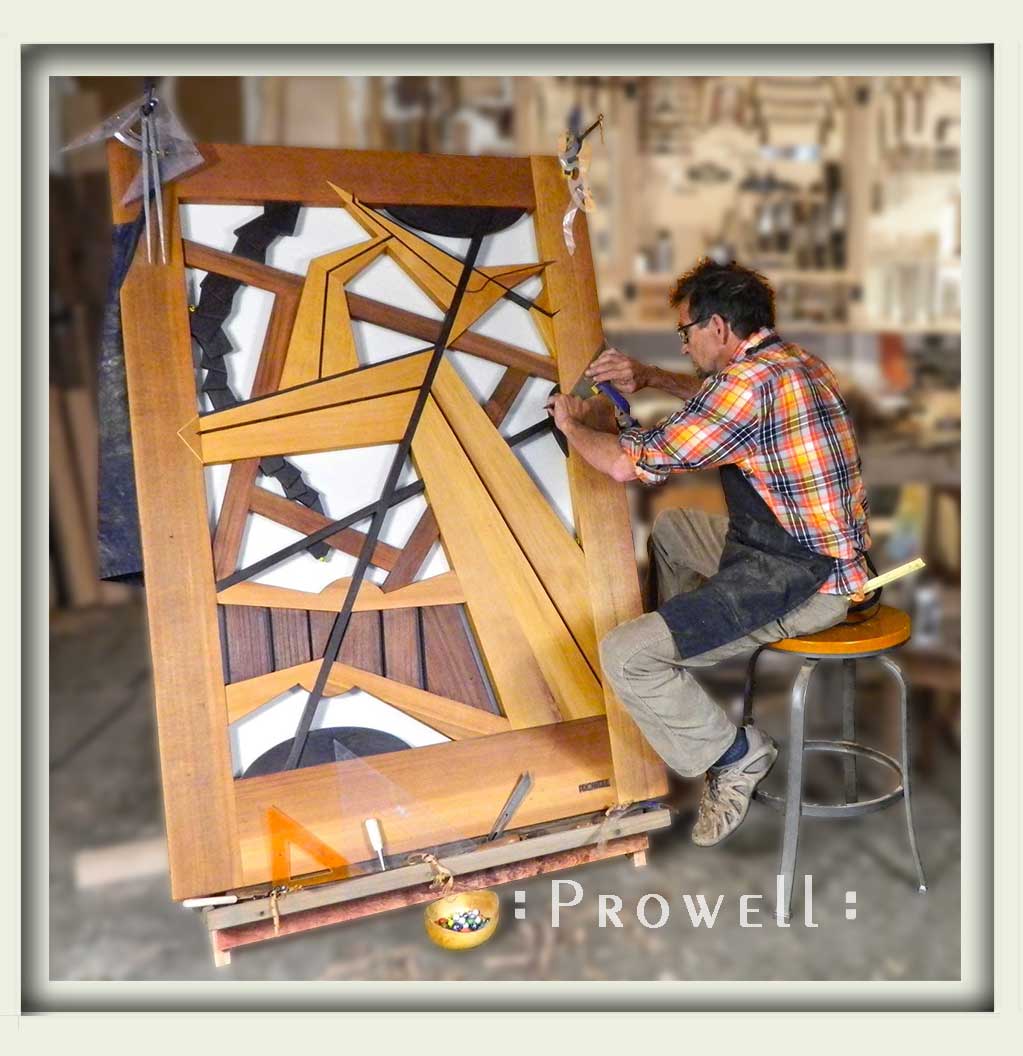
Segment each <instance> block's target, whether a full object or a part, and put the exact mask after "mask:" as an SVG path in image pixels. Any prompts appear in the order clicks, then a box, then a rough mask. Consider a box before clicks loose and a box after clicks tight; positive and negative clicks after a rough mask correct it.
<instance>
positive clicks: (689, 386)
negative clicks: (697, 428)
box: [643, 365, 703, 400]
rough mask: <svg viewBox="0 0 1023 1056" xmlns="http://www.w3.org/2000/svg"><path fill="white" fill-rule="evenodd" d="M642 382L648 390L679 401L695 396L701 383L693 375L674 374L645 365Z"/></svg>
mask: <svg viewBox="0 0 1023 1056" xmlns="http://www.w3.org/2000/svg"><path fill="white" fill-rule="evenodd" d="M643 380H644V382H645V383H646V387H647V388H649V389H660V390H661V391H662V392H667V393H669V394H670V395H672V396H678V397H679V399H682V400H688V399H689V398H690V397H691V396H695V395H696V393H697V392H698V391H699V390H700V387H701V386H702V385H703V382H702V381H701V380H700V379H699V378H698V377H696V376H695V375H694V374H675V373H673V372H672V371H670V370H662V369H661V368H660V367H654V366H650V365H647V367H646V371H645V372H644V378H643Z"/></svg>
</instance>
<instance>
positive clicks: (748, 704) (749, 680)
mask: <svg viewBox="0 0 1023 1056" xmlns="http://www.w3.org/2000/svg"><path fill="white" fill-rule="evenodd" d="M765 648H766V646H763V645H761V646H760V647H759V648H757V649H755V650H754V651H753V655H752V656H751V657H750V658H749V663H748V664H747V665H746V689H745V691H744V692H743V695H742V724H743V726H752V725H753V722H754V719H753V693H754V690H755V689H756V674H757V661H758V660H759V659H760V654H761V653H762V652H763V651H764V649H765Z"/></svg>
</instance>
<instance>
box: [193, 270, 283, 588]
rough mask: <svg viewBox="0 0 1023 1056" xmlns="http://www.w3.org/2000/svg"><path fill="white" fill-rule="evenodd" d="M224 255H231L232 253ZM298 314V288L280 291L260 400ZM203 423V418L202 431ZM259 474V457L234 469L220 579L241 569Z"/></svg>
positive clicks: (221, 528)
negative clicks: (253, 492) (239, 556)
mask: <svg viewBox="0 0 1023 1056" xmlns="http://www.w3.org/2000/svg"><path fill="white" fill-rule="evenodd" d="M223 255H224V256H231V255H232V254H223ZM297 311H298V293H297V290H296V288H292V287H287V288H280V289H279V290H278V291H277V293H276V296H275V297H274V304H273V308H272V309H271V311H270V321H269V322H268V323H267V327H266V334H265V336H264V338H263V347H262V349H260V353H259V362H258V363H257V364H256V373H255V376H254V377H253V379H252V392H251V396H253V397H258V396H263V395H264V394H266V393H270V392H274V391H275V390H276V389H277V386H278V385H279V384H280V380H281V372H282V371H283V369H284V356H285V353H286V352H287V348H288V342H289V340H290V339H291V330H292V327H293V326H294V322H295V313H296V312H297ZM202 424H203V422H202V420H201V419H200V421H199V428H200V431H201V430H202ZM258 474H259V459H258V458H248V459H242V460H241V461H239V462H235V463H234V465H232V466H231V472H230V474H229V475H228V478H227V488H226V489H225V491H224V498H223V501H222V502H221V504H220V516H219V517H218V518H217V526H216V531H215V534H214V537H213V565H214V571H215V574H216V578H217V579H223V578H224V577H225V576H229V575H230V574H231V573H232V572H233V571H234V570H235V569H236V568H237V567H238V554H239V553H240V552H241V545H242V537H243V535H244V534H245V521H246V519H247V518H248V513H249V500H250V498H251V496H252V488H253V486H254V485H255V483H256V477H257V476H258Z"/></svg>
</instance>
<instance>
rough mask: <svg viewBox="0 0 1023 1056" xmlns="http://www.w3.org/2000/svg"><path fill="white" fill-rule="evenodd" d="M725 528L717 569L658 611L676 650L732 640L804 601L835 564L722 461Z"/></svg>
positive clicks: (690, 652)
mask: <svg viewBox="0 0 1023 1056" xmlns="http://www.w3.org/2000/svg"><path fill="white" fill-rule="evenodd" d="M721 486H722V488H723V489H724V493H725V501H726V502H727V504H728V533H727V534H726V535H725V546H724V550H723V551H722V552H721V563H720V564H719V565H718V571H717V572H716V573H715V574H714V575H713V576H711V577H710V579H708V580H707V582H706V583H704V584H703V586H701V587H697V588H696V589H695V590H690V591H686V592H685V593H683V594H676V595H675V597H673V598H669V599H668V600H667V601H666V602H665V603H664V604H663V605H661V607H660V608H659V609H658V610H657V611H658V612H659V613H660V614H661V616H663V617H664V620H665V622H666V623H667V624H668V627H669V629H670V630H671V634H672V637H673V638H674V639H675V645H676V647H677V648H678V651H679V655H680V656H682V657H689V656H698V655H699V654H700V653H705V652H707V651H708V650H709V649H716V648H717V647H718V646H720V645H725V644H727V643H728V642H734V641H735V640H736V639H737V638H742V637H744V636H745V635H747V634H749V633H750V632H751V631H755V630H756V629H757V628H758V627H763V626H764V624H765V623H770V622H771V621H772V620H777V619H780V618H781V617H782V616H784V615H785V613H787V612H791V611H792V610H793V609H794V608H796V607H797V606H799V605H802V604H803V602H805V601H809V600H810V598H812V597H813V596H814V594H816V593H817V592H818V591H819V590H820V588H821V587H822V586H823V585H824V583H825V581H826V580H827V579H828V577H829V576H830V575H831V573H832V572H834V570H835V565H836V561H835V559H834V558H833V557H828V556H826V555H825V554H818V553H817V552H816V551H815V550H810V549H809V548H808V547H805V546H803V544H802V543H800V542H799V541H798V540H796V539H795V538H794V537H793V536H791V535H789V533H788V532H787V531H786V530H785V529H784V528H783V527H782V526H781V525H780V524H779V523H778V520H777V518H776V517H775V516H774V514H773V513H772V512H771V508H770V507H769V506H768V505H767V503H766V502H764V500H763V499H762V498H761V497H760V496H759V495H758V494H757V492H756V490H755V489H754V487H753V485H752V484H750V482H749V481H748V480H747V479H746V477H745V476H744V475H743V473H742V470H740V469H739V467H738V466H722V468H721Z"/></svg>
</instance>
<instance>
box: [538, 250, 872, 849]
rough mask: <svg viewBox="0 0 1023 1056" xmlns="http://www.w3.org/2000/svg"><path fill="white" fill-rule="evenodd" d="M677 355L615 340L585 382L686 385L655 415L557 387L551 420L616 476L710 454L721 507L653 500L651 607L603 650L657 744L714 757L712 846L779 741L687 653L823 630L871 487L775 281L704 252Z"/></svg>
mask: <svg viewBox="0 0 1023 1056" xmlns="http://www.w3.org/2000/svg"><path fill="white" fill-rule="evenodd" d="M670 302H671V304H672V306H673V307H676V308H677V309H678V328H677V329H678V333H679V337H680V339H681V342H682V353H683V355H688V356H689V357H690V358H691V359H692V361H693V363H694V365H695V367H696V374H697V376H696V377H695V378H694V377H692V376H691V375H684V374H673V373H670V372H668V371H664V370H660V369H658V368H656V367H651V366H647V365H645V364H643V363H639V362H637V361H636V360H633V359H630V358H629V357H628V356H625V355H623V354H622V353H620V352H618V351H616V350H614V349H609V350H608V351H606V352H604V353H603V354H602V355H601V356H600V357H598V358H597V359H596V360H595V361H594V363H593V364H592V365H591V366H590V368H589V370H588V371H587V374H588V375H589V377H590V378H592V379H593V381H595V382H599V381H607V382H610V383H611V384H613V385H614V386H615V387H617V388H618V389H619V390H621V391H622V392H625V393H631V392H634V391H636V390H637V389H640V388H645V387H652V388H660V389H663V390H665V391H667V392H669V393H672V394H673V395H676V396H680V397H683V398H684V399H686V403H685V405H684V406H683V407H682V409H681V410H679V411H676V412H675V413H674V414H671V415H669V416H668V417H667V418H665V419H663V420H662V421H661V422H659V423H658V424H657V425H656V426H655V427H654V428H653V429H647V430H643V429H627V430H625V431H623V432H621V433H620V434H619V435H617V436H615V435H613V434H611V433H607V432H602V431H600V430H598V429H594V428H592V427H591V426H589V425H587V424H586V422H587V408H586V402H585V401H583V400H581V399H579V398H577V397H574V396H569V395H557V396H554V397H552V398H551V400H550V403H549V406H550V409H551V411H552V413H553V415H554V419H555V424H556V425H557V426H558V428H559V429H561V431H562V432H563V433H564V434H565V436H566V438H567V439H568V442H569V444H570V445H571V446H572V448H573V449H574V450H575V451H576V452H578V454H579V455H581V456H582V457H583V458H584V459H585V460H586V461H587V462H588V463H589V464H590V465H592V466H593V467H594V468H596V469H598V470H600V471H601V472H603V473H606V474H608V475H609V476H611V477H613V478H614V479H615V480H618V481H623V482H624V481H628V480H634V479H639V480H641V481H643V482H644V483H646V484H661V483H663V482H664V481H665V480H666V479H667V477H668V476H669V474H671V473H673V472H683V471H685V470H697V469H708V468H710V467H712V466H718V467H720V472H721V484H722V488H723V490H724V494H725V499H726V502H727V505H728V516H727V517H715V516H710V515H708V514H705V513H700V512H698V511H695V510H669V511H666V512H664V513H661V514H660V515H659V516H658V517H657V519H656V522H655V524H654V528H653V534H652V537H651V558H652V567H651V574H652V575H655V576H656V584H657V596H658V606H659V607H658V608H657V610H656V611H655V612H650V613H647V614H646V615H643V616H640V617H639V618H638V619H635V620H630V621H628V622H626V623H623V624H622V625H621V626H619V627H617V628H615V629H614V630H613V631H611V632H610V633H609V634H608V635H606V636H605V638H604V640H603V641H602V642H601V644H600V657H601V663H602V665H603V668H604V673H605V675H606V676H607V677H608V679H610V681H611V684H612V685H613V686H614V689H615V691H616V693H617V694H618V696H619V698H620V699H621V701H622V703H623V704H624V705H625V707H626V708H628V710H629V712H630V713H631V715H632V716H633V718H634V719H635V720H636V723H637V724H638V725H639V728H640V729H641V730H642V731H643V734H644V736H645V737H646V739H647V740H648V741H649V742H650V744H651V745H652V746H653V748H654V749H655V750H656V751H657V753H658V754H659V755H660V756H661V758H662V759H664V761H665V762H666V763H667V764H668V766H670V767H671V768H672V769H673V770H675V771H676V772H677V773H678V774H680V775H682V776H683V777H695V776H696V775H698V774H702V773H704V772H706V775H707V780H706V783H705V786H704V791H703V796H702V799H701V801H700V808H699V812H698V815H697V820H696V824H695V826H694V828H693V834H692V838H693V842H694V843H696V844H699V845H700V846H704V847H708V846H711V845H713V844H716V843H720V842H721V840H723V839H724V838H725V837H726V836H728V835H730V834H731V833H732V832H734V831H735V829H737V828H738V827H739V825H740V824H741V823H742V821H743V819H744V818H745V817H746V813H747V811H748V809H749V804H750V800H751V798H752V796H753V791H754V789H755V788H756V786H757V784H758V783H759V782H760V781H761V780H763V778H764V777H765V776H766V775H767V772H768V771H769V770H770V768H771V766H772V765H773V764H774V761H775V759H776V758H777V755H778V749H777V747H776V745H775V744H774V743H773V741H772V740H771V739H770V738H769V737H768V736H767V735H766V734H764V733H763V732H762V731H761V730H759V729H758V728H757V727H740V728H736V726H735V725H734V724H733V723H732V722H731V721H730V720H729V719H728V717H727V715H726V714H725V713H724V711H723V710H722V709H721V708H720V707H719V706H718V705H717V704H715V703H714V701H713V700H711V698H710V697H709V696H708V695H707V693H706V691H705V690H704V689H703V688H702V687H701V686H700V684H699V683H698V682H697V681H696V679H695V678H694V677H693V676H692V674H690V671H689V668H693V667H704V666H707V665H709V664H715V663H717V662H718V661H720V660H724V659H725V658H726V657H730V656H734V655H736V654H738V653H743V652H748V651H749V650H751V649H753V648H755V647H757V646H761V645H765V644H767V643H769V642H774V641H778V640H779V639H781V638H789V637H792V636H795V635H805V634H812V633H814V632H816V631H822V630H824V629H825V628H827V627H831V626H833V625H834V624H836V623H841V622H842V620H843V619H844V618H845V616H846V612H847V611H848V608H849V605H850V603H851V602H855V601H860V600H862V594H861V588H862V587H863V585H864V584H865V583H866V581H867V579H868V578H869V576H868V566H867V560H866V556H865V554H866V551H867V549H868V548H869V547H870V535H869V533H868V529H867V500H866V494H865V491H864V487H863V482H862V480H861V478H860V456H859V452H858V450H857V446H856V438H855V436H854V434H853V428H852V423H851V422H850V420H849V413H848V410H847V408H846V405H845V403H844V402H843V400H842V396H841V394H840V393H839V391H838V384H837V382H836V380H835V376H834V375H833V374H832V372H831V371H830V370H829V369H828V367H827V366H826V365H825V364H824V363H822V362H821V361H820V360H819V359H817V358H816V357H814V356H812V355H810V354H809V353H808V352H806V351H804V350H803V349H802V348H799V347H798V346H797V345H793V344H790V343H788V342H785V341H783V340H782V339H781V338H780V337H779V336H778V334H777V333H776V332H775V330H774V294H773V291H772V290H771V287H770V286H769V285H768V283H767V282H766V280H765V279H764V278H763V277H762V276H760V275H758V274H757V273H756V272H753V271H750V270H748V269H747V268H743V267H741V266H740V265H738V264H736V263H734V262H733V263H731V264H728V265H718V264H715V263H713V262H712V261H709V260H704V261H701V262H700V263H699V264H698V265H697V266H696V267H695V268H693V269H692V270H691V271H689V272H687V273H686V274H685V275H683V276H682V277H681V278H680V279H679V280H678V281H677V283H676V284H675V287H674V290H673V291H672V293H671V297H670Z"/></svg>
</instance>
